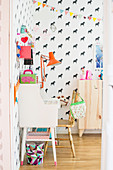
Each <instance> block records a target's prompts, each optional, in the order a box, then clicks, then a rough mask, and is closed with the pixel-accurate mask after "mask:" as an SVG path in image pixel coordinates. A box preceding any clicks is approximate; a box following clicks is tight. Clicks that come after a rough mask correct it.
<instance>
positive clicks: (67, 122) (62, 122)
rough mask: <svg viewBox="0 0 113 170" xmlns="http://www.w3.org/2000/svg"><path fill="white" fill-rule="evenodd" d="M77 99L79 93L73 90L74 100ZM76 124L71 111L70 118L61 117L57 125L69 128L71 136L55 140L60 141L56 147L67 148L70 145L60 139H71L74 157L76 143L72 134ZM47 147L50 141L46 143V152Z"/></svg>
mask: <svg viewBox="0 0 113 170" xmlns="http://www.w3.org/2000/svg"><path fill="white" fill-rule="evenodd" d="M77 101H78V93H77V92H76V91H73V95H72V102H73V103H75V102H77ZM74 126H75V120H74V119H73V117H72V116H71V113H69V119H68V120H61V119H59V120H58V126H57V127H65V128H68V135H69V138H68V139H66V138H55V140H57V141H58V145H56V148H66V147H68V146H61V145H59V141H63V140H69V141H70V146H71V150H72V154H73V157H75V148H74V143H73V137H72V134H71V128H72V127H74ZM47 147H48V142H46V144H45V154H46V151H47ZM49 147H50V146H49Z"/></svg>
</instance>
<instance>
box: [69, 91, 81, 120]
mask: <svg viewBox="0 0 113 170" xmlns="http://www.w3.org/2000/svg"><path fill="white" fill-rule="evenodd" d="M78 98H79V93H78V92H75V90H73V94H72V99H71V103H76V102H78V100H79V99H78ZM69 121H71V122H72V123H75V120H74V119H73V117H72V115H71V112H70V113H69Z"/></svg>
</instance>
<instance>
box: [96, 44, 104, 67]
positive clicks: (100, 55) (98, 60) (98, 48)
mask: <svg viewBox="0 0 113 170" xmlns="http://www.w3.org/2000/svg"><path fill="white" fill-rule="evenodd" d="M94 61H95V62H94V64H95V69H98V70H99V69H103V46H102V45H96V46H95V53H94Z"/></svg>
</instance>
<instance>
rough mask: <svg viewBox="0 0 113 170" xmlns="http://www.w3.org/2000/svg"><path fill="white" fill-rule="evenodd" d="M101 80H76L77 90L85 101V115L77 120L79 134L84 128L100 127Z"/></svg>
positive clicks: (80, 134) (81, 133)
mask: <svg viewBox="0 0 113 170" xmlns="http://www.w3.org/2000/svg"><path fill="white" fill-rule="evenodd" d="M102 87H103V81H102V80H78V91H79V93H80V96H81V97H82V98H83V99H84V100H85V103H86V117H85V118H82V119H79V120H78V130H79V136H80V137H81V136H82V135H83V132H84V130H85V129H93V130H95V129H101V126H102V93H103V92H102V91H103V90H102Z"/></svg>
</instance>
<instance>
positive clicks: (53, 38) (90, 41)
mask: <svg viewBox="0 0 113 170" xmlns="http://www.w3.org/2000/svg"><path fill="white" fill-rule="evenodd" d="M40 2H43V3H44V1H41V0H40ZM45 2H46V3H47V4H48V5H51V6H53V7H55V8H56V9H63V10H64V9H66V8H68V7H70V10H69V11H70V12H74V13H76V14H82V15H84V16H89V15H92V16H94V17H97V18H102V17H103V0H99V1H98V0H84V1H83V0H54V1H53V0H48V1H45ZM34 8H35V10H34ZM97 8H99V9H98V10H96V9H97ZM46 14H47V15H46ZM45 16H46V18H45ZM53 22H55V24H54V25H55V26H56V28H57V30H56V31H55V32H53V31H52V30H51V29H50V26H51V24H52V23H53ZM82 23H84V24H82ZM96 23H98V21H95V22H94V21H92V20H91V21H89V20H88V19H79V18H77V19H76V18H74V17H73V16H70V15H69V14H67V15H65V14H64V13H62V15H61V13H59V12H58V13H56V12H51V11H50V9H49V8H46V7H44V8H42V7H41V6H39V7H38V6H37V3H36V4H34V5H33V2H32V0H14V2H13V33H12V35H13V54H12V60H13V62H12V68H13V81H14V83H15V84H16V83H17V80H18V78H19V72H20V70H21V69H22V64H21V65H20V68H19V67H18V64H17V61H16V43H15V42H16V37H17V32H20V28H21V25H22V24H23V25H26V26H27V28H28V30H29V31H30V32H31V33H32V34H35V38H36V43H35V45H36V46H35V57H34V63H35V66H34V68H33V69H34V71H35V73H37V74H38V76H39V77H40V54H45V55H48V53H49V52H50V51H53V52H54V55H55V57H56V59H57V60H60V61H61V62H62V64H61V65H59V66H56V67H55V68H54V67H48V68H46V77H47V80H46V83H45V86H44V89H42V90H41V93H42V96H43V97H44V98H51V97H57V96H62V95H64V96H65V97H69V96H70V98H71V95H72V91H73V89H76V88H77V79H79V75H80V68H81V67H83V66H85V68H86V69H90V70H91V71H92V72H93V74H94V76H93V77H94V79H96V78H97V74H98V73H97V72H95V70H94V60H93V58H94V46H95V44H96V43H101V44H103V23H102V21H100V23H99V25H98V24H96ZM35 25H37V30H36V28H35ZM33 28H35V29H34V31H33ZM46 29H47V33H46V32H43V31H44V30H46ZM91 59H92V60H91ZM90 60H91V62H90ZM45 64H46V62H45ZM23 68H26V66H25V67H23ZM17 97H18V95H17ZM68 111H69V106H67V107H63V108H62V109H60V110H59V118H66V119H67V118H68V113H69V112H68ZM12 114H13V115H12V118H13V119H12V136H13V138H12V143H13V144H12V145H13V150H12V155H13V158H14V160H13V169H14V170H17V169H19V163H20V162H19V149H20V140H19V120H18V104H17V103H16V104H15V107H14V108H13V113H12ZM76 129H77V127H75V128H74V129H73V132H75V131H76ZM58 132H59V133H66V132H67V130H66V129H60V128H59V129H58Z"/></svg>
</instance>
